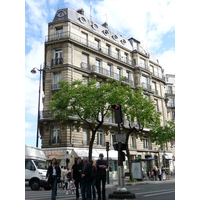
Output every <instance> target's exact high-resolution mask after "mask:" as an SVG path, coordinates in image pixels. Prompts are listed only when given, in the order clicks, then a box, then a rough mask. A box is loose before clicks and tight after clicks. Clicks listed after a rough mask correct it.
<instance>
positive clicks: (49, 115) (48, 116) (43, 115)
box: [40, 110, 52, 119]
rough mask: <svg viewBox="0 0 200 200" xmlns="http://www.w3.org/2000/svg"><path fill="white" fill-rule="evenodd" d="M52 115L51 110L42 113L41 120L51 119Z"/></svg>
mask: <svg viewBox="0 0 200 200" xmlns="http://www.w3.org/2000/svg"><path fill="white" fill-rule="evenodd" d="M51 117H52V115H51V114H50V112H49V110H43V111H40V119H46V118H51Z"/></svg>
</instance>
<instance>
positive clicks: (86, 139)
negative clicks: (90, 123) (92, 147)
mask: <svg viewBox="0 0 200 200" xmlns="http://www.w3.org/2000/svg"><path fill="white" fill-rule="evenodd" d="M89 139H90V138H89V131H88V129H86V128H83V142H82V143H83V145H89Z"/></svg>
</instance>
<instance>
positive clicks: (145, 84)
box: [142, 82, 151, 90]
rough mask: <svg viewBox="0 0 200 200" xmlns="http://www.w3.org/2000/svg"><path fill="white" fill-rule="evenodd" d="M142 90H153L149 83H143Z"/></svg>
mask: <svg viewBox="0 0 200 200" xmlns="http://www.w3.org/2000/svg"><path fill="white" fill-rule="evenodd" d="M142 88H143V89H146V90H151V85H149V84H148V83H144V82H142Z"/></svg>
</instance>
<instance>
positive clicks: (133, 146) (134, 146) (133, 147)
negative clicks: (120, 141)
mask: <svg viewBox="0 0 200 200" xmlns="http://www.w3.org/2000/svg"><path fill="white" fill-rule="evenodd" d="M129 148H130V149H137V145H136V144H134V145H130V147H129Z"/></svg>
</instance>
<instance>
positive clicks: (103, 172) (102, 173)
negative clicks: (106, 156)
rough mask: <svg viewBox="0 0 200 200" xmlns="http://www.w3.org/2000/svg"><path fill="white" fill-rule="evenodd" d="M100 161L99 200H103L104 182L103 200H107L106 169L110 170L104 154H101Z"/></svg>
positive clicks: (98, 165)
mask: <svg viewBox="0 0 200 200" xmlns="http://www.w3.org/2000/svg"><path fill="white" fill-rule="evenodd" d="M99 158H100V159H99V160H97V163H96V165H97V190H98V200H101V182H102V197H103V200H105V199H106V195H105V193H106V190H105V186H106V169H107V168H108V164H107V161H106V160H103V154H102V153H100V154H99Z"/></svg>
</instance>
